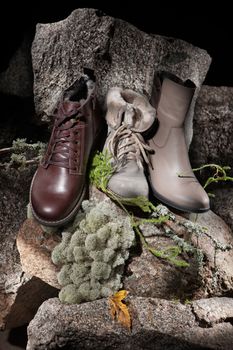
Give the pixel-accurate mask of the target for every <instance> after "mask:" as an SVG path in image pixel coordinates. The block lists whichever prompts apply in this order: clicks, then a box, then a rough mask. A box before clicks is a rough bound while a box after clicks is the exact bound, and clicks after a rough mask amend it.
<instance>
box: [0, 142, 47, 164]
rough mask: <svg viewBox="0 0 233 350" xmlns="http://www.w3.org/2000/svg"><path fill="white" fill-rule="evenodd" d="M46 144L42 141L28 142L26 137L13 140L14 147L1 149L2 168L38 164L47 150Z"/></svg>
mask: <svg viewBox="0 0 233 350" xmlns="http://www.w3.org/2000/svg"><path fill="white" fill-rule="evenodd" d="M45 147H46V145H45V144H44V143H42V142H37V143H27V142H26V139H17V140H15V141H13V143H12V147H6V148H2V149H0V159H1V158H4V161H3V162H0V168H4V169H9V168H17V169H24V168H25V167H26V166H29V165H32V164H38V163H39V162H40V160H41V158H42V156H43V154H44V152H45Z"/></svg>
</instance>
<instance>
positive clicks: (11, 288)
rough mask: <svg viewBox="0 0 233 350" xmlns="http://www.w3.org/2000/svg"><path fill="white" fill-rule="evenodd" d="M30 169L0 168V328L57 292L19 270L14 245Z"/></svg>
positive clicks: (23, 213) (17, 322)
mask: <svg viewBox="0 0 233 350" xmlns="http://www.w3.org/2000/svg"><path fill="white" fill-rule="evenodd" d="M34 171H35V167H31V168H27V169H26V170H24V171H21V172H19V171H18V170H15V169H11V170H8V171H6V170H3V169H2V170H1V171H0V193H1V198H0V212H1V215H0V244H1V251H0V329H3V328H4V327H8V328H10V327H15V326H16V325H17V326H19V325H20V324H24V323H25V322H28V321H29V320H30V319H31V318H32V316H33V313H32V310H34V313H35V311H36V310H37V308H38V306H39V305H40V304H41V303H42V301H44V300H45V299H46V298H48V297H51V296H55V295H57V292H55V290H54V288H52V287H49V288H48V286H47V285H45V283H44V282H43V281H41V280H39V279H36V278H32V276H28V275H26V274H25V273H24V272H23V270H22V267H21V264H20V259H19V253H18V251H17V247H16V235H17V231H18V229H19V227H20V225H21V223H22V222H23V220H24V219H25V217H26V205H27V202H28V191H29V186H30V182H31V177H32V174H33V172H34ZM26 304H27V307H26ZM28 312H29V313H28Z"/></svg>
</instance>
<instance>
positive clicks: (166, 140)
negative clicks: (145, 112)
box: [149, 78, 209, 213]
mask: <svg viewBox="0 0 233 350" xmlns="http://www.w3.org/2000/svg"><path fill="white" fill-rule="evenodd" d="M193 93H194V89H193V88H188V87H185V86H183V85H181V84H178V83H175V82H174V81H172V80H170V79H167V78H165V79H164V81H163V83H162V88H161V96H160V100H159V104H158V109H157V118H158V121H159V128H158V130H157V132H156V134H155V135H154V136H153V137H152V138H151V139H150V140H149V146H150V147H151V148H152V149H153V150H154V151H155V152H154V154H152V155H151V164H152V167H149V182H150V184H151V188H152V191H153V194H154V196H155V197H156V198H158V199H159V200H161V201H162V202H164V203H165V204H167V205H169V206H171V207H174V208H176V209H179V210H182V211H185V212H195V213H200V212H205V211H207V210H209V198H208V195H207V193H206V192H205V190H204V189H203V188H202V186H201V185H200V183H199V182H198V180H197V179H196V177H195V175H194V173H193V171H192V168H191V165H190V161H189V157H188V150H187V146H186V143H185V136H184V121H185V117H186V115H187V113H188V110H189V106H190V103H191V100H192V97H193Z"/></svg>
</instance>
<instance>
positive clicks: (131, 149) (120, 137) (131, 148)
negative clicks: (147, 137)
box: [108, 122, 154, 168]
mask: <svg viewBox="0 0 233 350" xmlns="http://www.w3.org/2000/svg"><path fill="white" fill-rule="evenodd" d="M108 149H109V151H110V152H111V154H112V155H113V157H114V159H115V161H116V166H117V168H118V167H120V166H122V163H125V162H126V161H127V160H132V159H135V160H136V162H137V164H138V166H139V167H140V168H142V167H143V165H142V160H144V161H145V163H146V164H147V165H149V164H150V165H151V163H150V160H149V157H148V153H150V152H154V151H153V149H152V148H151V147H149V146H148V145H147V144H146V143H145V141H144V139H143V137H142V135H141V134H140V133H137V132H135V131H133V130H131V129H130V127H129V126H128V125H127V124H125V123H124V122H123V123H122V125H121V126H120V127H119V128H118V129H117V130H116V131H115V132H114V134H113V136H112V137H111V138H110V140H109V142H108Z"/></svg>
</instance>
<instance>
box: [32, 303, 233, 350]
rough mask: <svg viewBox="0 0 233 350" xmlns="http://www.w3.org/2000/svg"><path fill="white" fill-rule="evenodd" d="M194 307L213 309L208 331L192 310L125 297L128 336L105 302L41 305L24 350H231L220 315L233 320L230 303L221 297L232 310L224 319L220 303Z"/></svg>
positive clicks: (231, 337) (232, 335)
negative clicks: (212, 321) (130, 329)
mask: <svg viewBox="0 0 233 350" xmlns="http://www.w3.org/2000/svg"><path fill="white" fill-rule="evenodd" d="M198 302H199V304H202V308H203V312H205V310H206V312H208V311H207V310H212V309H213V308H214V307H217V310H216V317H215V320H214V324H212V323H209V324H208V328H202V323H201V322H202V314H201V316H200V317H201V319H199V316H198V312H196V311H193V307H192V305H183V304H181V303H175V302H172V301H167V300H163V299H156V298H139V297H135V298H129V300H128V301H127V305H128V307H129V311H130V314H131V317H132V331H131V332H129V331H127V330H126V329H124V328H122V326H120V325H119V324H118V323H116V321H113V320H112V319H111V317H110V313H109V306H108V303H107V300H106V299H101V300H98V301H94V302H89V303H85V304H80V305H64V304H61V303H60V302H59V300H58V299H57V298H55V299H50V300H47V301H46V302H44V303H43V304H42V305H41V307H40V308H39V310H38V312H37V314H36V316H35V318H34V319H33V320H32V321H31V322H30V324H29V326H28V344H27V350H43V349H46V350H47V349H57V348H65V347H66V348H67V349H68V348H69V349H70V350H72V349H77V348H81V349H119V350H121V349H122V350H123V349H136V350H142V349H148V350H149V349H159V350H160V349H161V350H162V349H175V350H178V349H179V350H183V349H187V350H188V349H221V350H228V349H230V348H231V345H232V341H233V326H232V324H231V323H230V322H227V318H226V319H225V316H227V317H228V316H229V315H230V317H232V316H233V313H232V300H231V299H228V298H224V307H227V306H228V307H229V309H230V307H231V311H229V312H228V313H227V314H224V316H223V317H222V314H221V311H222V308H221V305H222V300H221V299H219V300H218V299H217V298H214V299H208V300H206V301H204V302H203V301H202V300H200V301H198ZM195 308H196V309H197V303H196V306H195ZM224 320H225V321H226V322H223V321H224ZM207 322H208V321H207ZM215 322H216V323H215ZM217 322H220V323H217Z"/></svg>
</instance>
